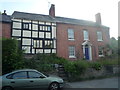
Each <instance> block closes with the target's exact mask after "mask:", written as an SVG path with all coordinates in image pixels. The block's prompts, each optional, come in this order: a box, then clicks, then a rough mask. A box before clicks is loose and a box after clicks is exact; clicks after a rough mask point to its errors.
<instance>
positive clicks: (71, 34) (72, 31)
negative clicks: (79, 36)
mask: <svg viewBox="0 0 120 90" xmlns="http://www.w3.org/2000/svg"><path fill="white" fill-rule="evenodd" d="M68 40H74V30H73V29H68Z"/></svg>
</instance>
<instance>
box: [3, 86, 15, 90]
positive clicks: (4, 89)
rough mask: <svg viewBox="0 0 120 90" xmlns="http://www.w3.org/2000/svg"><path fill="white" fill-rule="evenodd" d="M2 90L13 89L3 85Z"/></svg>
mask: <svg viewBox="0 0 120 90" xmlns="http://www.w3.org/2000/svg"><path fill="white" fill-rule="evenodd" d="M2 90H13V88H12V87H3V88H2Z"/></svg>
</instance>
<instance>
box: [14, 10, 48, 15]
mask: <svg viewBox="0 0 120 90" xmlns="http://www.w3.org/2000/svg"><path fill="white" fill-rule="evenodd" d="M14 13H24V14H33V15H42V16H49V15H45V14H38V13H29V12H21V11H14V12H13V14H14Z"/></svg>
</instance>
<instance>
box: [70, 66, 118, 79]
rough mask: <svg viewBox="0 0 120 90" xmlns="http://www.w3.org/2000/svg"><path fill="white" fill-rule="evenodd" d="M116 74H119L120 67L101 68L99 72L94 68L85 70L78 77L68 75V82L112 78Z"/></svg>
mask: <svg viewBox="0 0 120 90" xmlns="http://www.w3.org/2000/svg"><path fill="white" fill-rule="evenodd" d="M117 74H120V66H118V65H111V66H103V67H102V68H101V69H100V70H95V69H94V68H87V69H86V71H85V72H84V73H83V74H81V75H80V76H76V77H74V78H73V76H72V75H70V74H69V75H68V79H69V81H77V80H84V79H92V78H100V77H105V76H112V75H117Z"/></svg>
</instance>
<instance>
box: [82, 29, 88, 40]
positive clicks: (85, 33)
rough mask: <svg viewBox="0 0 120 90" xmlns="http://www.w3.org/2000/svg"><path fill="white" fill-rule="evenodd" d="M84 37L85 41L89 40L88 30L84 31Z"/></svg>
mask: <svg viewBox="0 0 120 90" xmlns="http://www.w3.org/2000/svg"><path fill="white" fill-rule="evenodd" d="M83 35H84V40H89V33H88V31H87V30H84V31H83Z"/></svg>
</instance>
